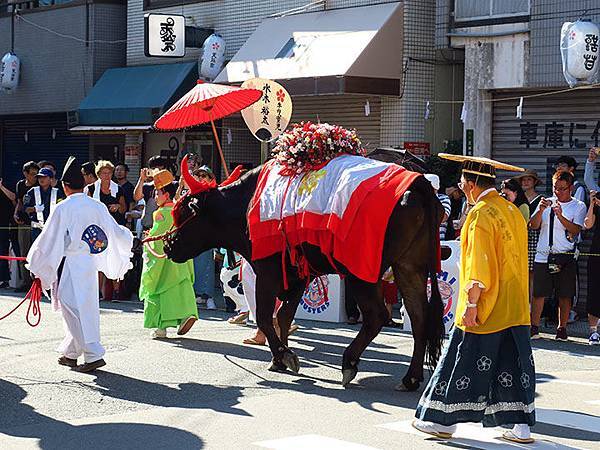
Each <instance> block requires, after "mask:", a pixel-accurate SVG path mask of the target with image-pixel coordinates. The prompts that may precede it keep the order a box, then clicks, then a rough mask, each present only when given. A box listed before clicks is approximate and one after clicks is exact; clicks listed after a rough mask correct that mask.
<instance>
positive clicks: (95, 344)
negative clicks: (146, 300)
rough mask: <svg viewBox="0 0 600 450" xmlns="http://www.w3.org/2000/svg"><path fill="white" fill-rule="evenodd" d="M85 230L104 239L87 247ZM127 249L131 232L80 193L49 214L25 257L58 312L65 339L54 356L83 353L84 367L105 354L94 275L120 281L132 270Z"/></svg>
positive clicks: (28, 266) (88, 236)
mask: <svg viewBox="0 0 600 450" xmlns="http://www.w3.org/2000/svg"><path fill="white" fill-rule="evenodd" d="M86 230H87V231H88V233H87V234H86ZM90 230H91V231H92V232H93V233H92V236H100V237H103V236H102V232H104V234H105V236H106V238H107V239H99V240H96V246H94V243H93V241H94V239H92V242H86V240H85V239H86V238H87V239H88V240H89V238H90V236H91V235H90ZM98 230H101V232H99V231H98ZM84 234H85V237H84ZM132 246H133V236H132V234H131V232H130V231H129V230H128V229H127V228H125V227H123V226H120V225H118V224H117V222H115V220H114V219H113V217H112V216H111V215H110V213H109V212H108V209H107V208H106V206H105V205H104V204H102V203H100V202H97V201H95V200H93V199H92V198H90V197H88V196H86V195H85V194H73V195H70V196H69V197H67V199H66V200H63V201H62V202H61V203H59V204H58V205H57V206H56V208H55V209H54V210H53V211H52V212H51V213H50V216H49V217H48V220H47V221H46V225H45V226H44V229H43V231H42V233H41V234H40V236H39V237H38V238H37V239H36V241H35V242H34V243H33V245H32V246H31V249H30V250H29V253H28V254H27V261H28V264H27V268H28V269H29V270H30V271H31V273H32V274H34V276H35V277H36V278H39V279H40V280H41V282H42V288H43V289H44V290H47V289H51V290H52V305H53V307H54V309H55V310H59V309H61V310H62V314H63V320H64V324H65V333H66V337H65V340H64V341H63V343H62V344H61V345H60V346H59V348H58V351H60V352H61V353H63V354H64V355H65V356H66V357H68V358H72V359H76V358H77V357H78V356H81V354H84V356H85V361H86V362H93V361H95V360H97V359H100V358H101V357H102V356H103V355H104V349H103V348H102V346H101V345H100V308H99V298H98V272H103V273H104V274H105V275H106V277H107V278H109V279H112V280H115V279H122V278H123V276H124V275H125V273H126V272H127V271H128V270H129V269H130V268H131V267H132V264H131V256H132V253H131V248H132ZM63 258H64V261H65V262H64V266H63V270H62V274H61V277H60V281H59V279H58V268H59V266H60V263H61V261H62V260H63Z"/></svg>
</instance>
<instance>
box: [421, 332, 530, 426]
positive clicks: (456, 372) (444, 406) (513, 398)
mask: <svg viewBox="0 0 600 450" xmlns="http://www.w3.org/2000/svg"><path fill="white" fill-rule="evenodd" d="M534 397H535V368H534V361H533V353H532V352H531V344H530V337H529V327H528V326H517V327H511V328H507V329H505V330H502V331H499V332H497V333H490V334H474V333H465V332H464V331H463V330H461V329H460V328H454V330H453V331H452V334H451V336H450V341H449V342H448V343H447V345H446V347H445V348H444V352H443V354H442V358H441V360H440V362H439V364H438V366H437V368H436V369H435V371H434V373H433V375H432V376H431V379H430V380H429V383H428V385H427V387H426V388H425V391H424V392H423V396H422V397H421V400H420V401H419V405H418V406H417V411H416V414H415V416H416V417H417V418H419V419H421V420H424V421H429V422H435V423H438V424H441V425H454V424H456V423H462V422H476V423H482V424H483V426H484V427H495V426H500V425H510V424H517V423H518V424H528V425H530V426H532V425H534V424H535V409H534Z"/></svg>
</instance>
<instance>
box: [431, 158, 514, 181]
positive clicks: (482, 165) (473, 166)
mask: <svg viewBox="0 0 600 450" xmlns="http://www.w3.org/2000/svg"><path fill="white" fill-rule="evenodd" d="M438 156H439V157H440V158H443V159H448V160H450V161H457V162H461V163H463V168H462V171H463V172H464V173H471V174H474V175H481V176H482V177H488V178H496V169H500V170H509V171H511V172H524V171H525V169H523V168H522V167H517V166H513V165H511V164H506V163H503V162H500V161H495V160H493V159H490V158H484V157H482V156H465V155H452V154H450V153H439V154H438Z"/></svg>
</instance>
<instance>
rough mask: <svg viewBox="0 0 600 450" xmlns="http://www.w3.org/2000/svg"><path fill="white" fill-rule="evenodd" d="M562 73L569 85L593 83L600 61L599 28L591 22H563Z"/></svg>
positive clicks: (561, 34)
mask: <svg viewBox="0 0 600 450" xmlns="http://www.w3.org/2000/svg"><path fill="white" fill-rule="evenodd" d="M560 37H561V40H560V52H561V55H562V62H563V74H564V76H565V79H566V80H567V83H569V86H571V87H573V86H575V85H578V84H591V83H594V81H595V79H596V76H597V75H598V65H599V64H600V61H598V59H599V58H600V42H599V38H600V29H599V28H598V25H596V24H594V23H592V22H584V21H581V20H578V21H577V22H565V23H563V26H562V29H561V33H560Z"/></svg>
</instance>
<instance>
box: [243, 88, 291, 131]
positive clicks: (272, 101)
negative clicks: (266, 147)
mask: <svg viewBox="0 0 600 450" xmlns="http://www.w3.org/2000/svg"><path fill="white" fill-rule="evenodd" d="M242 89H258V90H260V91H262V93H263V96H262V97H261V99H260V100H259V101H257V102H256V103H254V104H253V105H251V106H249V107H248V108H246V109H244V110H243V111H242V117H243V118H244V121H245V122H246V125H247V126H248V128H249V129H250V131H251V132H252V134H253V135H254V137H256V139H258V140H259V141H262V142H270V141H272V140H274V139H276V138H277V137H278V136H279V135H280V134H281V133H283V132H284V131H285V129H286V128H287V126H288V124H289V123H290V119H291V118H292V110H293V106H292V97H291V96H290V94H289V93H288V92H287V91H286V90H285V88H284V87H283V86H282V85H280V84H279V83H276V82H275V81H271V80H267V79H264V78H252V79H251V80H247V81H245V82H244V84H242Z"/></svg>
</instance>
